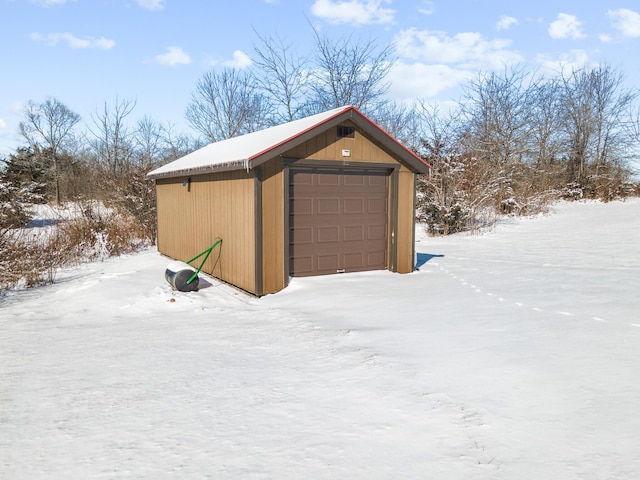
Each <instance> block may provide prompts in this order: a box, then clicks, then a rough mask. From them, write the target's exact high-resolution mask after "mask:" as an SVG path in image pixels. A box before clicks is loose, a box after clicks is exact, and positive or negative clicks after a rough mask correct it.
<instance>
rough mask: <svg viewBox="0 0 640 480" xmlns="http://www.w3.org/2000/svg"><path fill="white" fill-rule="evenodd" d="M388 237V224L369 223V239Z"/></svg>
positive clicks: (384, 238)
mask: <svg viewBox="0 0 640 480" xmlns="http://www.w3.org/2000/svg"><path fill="white" fill-rule="evenodd" d="M386 239H387V227H386V225H368V226H367V240H374V241H375V240H386Z"/></svg>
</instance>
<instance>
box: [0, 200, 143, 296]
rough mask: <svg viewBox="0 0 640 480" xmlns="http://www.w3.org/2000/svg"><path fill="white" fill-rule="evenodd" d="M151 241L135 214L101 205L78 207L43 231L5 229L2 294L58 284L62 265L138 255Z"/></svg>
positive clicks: (0, 243) (0, 238) (0, 252)
mask: <svg viewBox="0 0 640 480" xmlns="http://www.w3.org/2000/svg"><path fill="white" fill-rule="evenodd" d="M150 243H151V242H150V240H149V238H148V237H146V235H145V229H144V227H143V226H142V225H141V224H140V223H139V222H138V221H137V220H136V219H135V218H134V217H132V216H131V215H128V214H126V213H123V212H117V211H113V210H110V209H105V208H104V207H103V206H102V205H100V204H95V203H84V204H78V205H77V213H76V215H74V216H73V217H72V218H69V219H64V218H57V219H53V220H52V221H50V222H49V224H45V225H44V226H43V227H35V226H32V227H26V228H17V229H16V228H13V229H12V228H3V229H0V293H2V292H3V291H7V290H8V289H11V288H16V287H19V286H24V287H33V286H37V285H44V284H47V283H53V282H54V281H55V278H56V274H57V272H58V270H59V269H60V268H62V267H67V266H73V265H78V264H80V263H82V262H86V261H91V260H103V259H105V258H107V257H110V256H113V255H122V254H126V253H132V252H135V251H137V250H139V249H141V248H143V247H145V246H147V245H149V244H150Z"/></svg>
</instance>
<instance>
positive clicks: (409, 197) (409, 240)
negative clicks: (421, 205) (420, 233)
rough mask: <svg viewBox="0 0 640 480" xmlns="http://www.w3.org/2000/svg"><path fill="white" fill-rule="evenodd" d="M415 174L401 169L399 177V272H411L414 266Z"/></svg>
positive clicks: (397, 240)
mask: <svg viewBox="0 0 640 480" xmlns="http://www.w3.org/2000/svg"><path fill="white" fill-rule="evenodd" d="M413 190H414V174H413V173H412V172H410V171H409V170H407V169H401V170H400V172H399V178H398V231H397V232H396V242H397V248H398V257H397V265H396V270H397V272H398V273H410V272H412V271H413V268H414V263H415V262H414V248H415V246H414V242H415V236H414V228H415V222H414V216H415V210H414V204H415V195H414V191H413Z"/></svg>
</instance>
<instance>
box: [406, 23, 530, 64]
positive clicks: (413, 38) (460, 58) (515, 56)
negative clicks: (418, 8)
mask: <svg viewBox="0 0 640 480" xmlns="http://www.w3.org/2000/svg"><path fill="white" fill-rule="evenodd" d="M394 41H395V45H396V50H397V52H398V54H399V56H400V57H404V58H407V59H412V60H418V61H421V62H426V63H441V64H456V65H458V66H459V67H462V68H464V69H467V68H473V69H477V68H503V67H504V66H505V65H509V64H513V63H517V62H520V61H522V56H521V55H520V54H519V53H518V52H516V51H514V50H510V49H509V47H510V45H511V41H510V40H506V39H494V40H487V39H485V38H484V37H483V36H482V35H481V34H480V33H475V32H463V33H458V34H456V35H454V36H452V37H450V36H448V35H447V34H446V33H444V32H440V31H429V30H422V31H419V30H416V29H414V28H412V29H409V30H403V31H401V32H400V33H399V34H398V35H397V36H396V37H395V39H394Z"/></svg>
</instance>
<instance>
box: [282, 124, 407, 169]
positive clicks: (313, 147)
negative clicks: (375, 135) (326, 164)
mask: <svg viewBox="0 0 640 480" xmlns="http://www.w3.org/2000/svg"><path fill="white" fill-rule="evenodd" d="M344 125H351V126H355V125H354V124H352V123H351V122H345V123H344ZM342 150H350V151H351V156H350V157H343V156H342ZM283 157H286V158H305V159H308V160H336V161H348V162H371V163H398V162H397V160H396V159H394V158H393V157H392V156H391V155H389V154H388V153H387V152H385V151H384V150H383V149H382V148H381V147H379V146H378V145H377V144H376V143H375V142H374V141H373V140H372V139H371V138H370V137H368V136H367V135H365V134H364V133H363V132H362V131H361V130H360V129H359V128H358V127H356V132H355V136H354V138H337V136H336V128H335V127H334V128H330V129H328V130H326V131H324V132H322V133H320V134H319V135H318V136H316V137H314V138H312V139H311V140H309V141H307V142H305V143H303V144H302V145H298V146H297V147H295V148H292V149H291V150H289V151H287V152H286V153H285V154H284V155H283Z"/></svg>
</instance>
